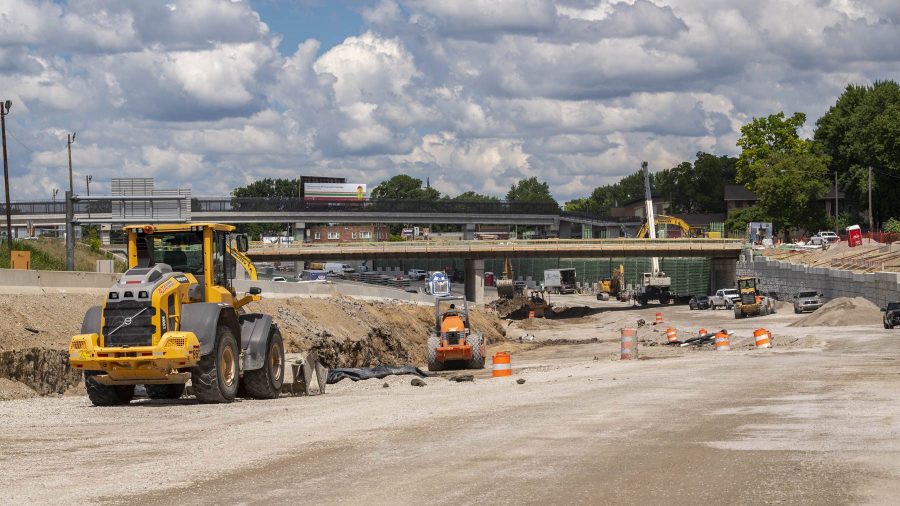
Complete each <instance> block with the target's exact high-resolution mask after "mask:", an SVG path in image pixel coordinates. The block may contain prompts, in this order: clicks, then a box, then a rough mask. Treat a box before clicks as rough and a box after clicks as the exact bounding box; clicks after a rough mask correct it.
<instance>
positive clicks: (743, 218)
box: [725, 206, 772, 236]
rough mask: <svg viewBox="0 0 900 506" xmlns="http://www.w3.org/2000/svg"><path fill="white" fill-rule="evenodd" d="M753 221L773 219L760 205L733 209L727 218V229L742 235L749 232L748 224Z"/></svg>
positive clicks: (734, 233)
mask: <svg viewBox="0 0 900 506" xmlns="http://www.w3.org/2000/svg"><path fill="white" fill-rule="evenodd" d="M752 221H772V219H771V218H770V217H769V215H767V214H766V213H765V211H763V210H762V209H761V208H760V207H759V206H750V207H745V208H743V209H732V210H731V212H729V213H728V218H727V219H726V220H725V230H726V231H728V232H730V233H731V234H733V235H739V236H742V235H743V234H746V233H747V224H748V223H750V222H752Z"/></svg>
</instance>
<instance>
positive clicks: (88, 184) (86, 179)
mask: <svg viewBox="0 0 900 506" xmlns="http://www.w3.org/2000/svg"><path fill="white" fill-rule="evenodd" d="M93 179H94V177H93V176H84V185H85V186H86V187H87V196H88V197H90V196H91V181H92V180H93Z"/></svg>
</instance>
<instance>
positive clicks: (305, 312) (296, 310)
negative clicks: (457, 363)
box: [249, 297, 504, 367]
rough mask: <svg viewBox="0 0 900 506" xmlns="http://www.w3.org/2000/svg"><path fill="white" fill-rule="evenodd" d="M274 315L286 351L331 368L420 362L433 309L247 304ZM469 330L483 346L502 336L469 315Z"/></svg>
mask: <svg viewBox="0 0 900 506" xmlns="http://www.w3.org/2000/svg"><path fill="white" fill-rule="evenodd" d="M249 309H250V311H259V312H263V313H267V314H270V315H272V316H273V318H274V319H275V322H276V323H277V324H278V327H279V328H280V329H281V333H282V335H283V336H284V339H285V348H286V350H287V351H288V352H297V351H305V350H310V349H314V350H316V351H318V352H319V356H320V357H321V358H322V361H323V362H325V363H326V364H327V365H329V366H330V367H364V366H373V365H378V364H417V365H421V364H424V363H425V341H426V339H427V337H428V334H429V333H430V332H431V330H432V328H433V325H434V308H433V307H430V306H417V305H412V304H406V303H402V302H369V301H360V300H356V299H352V298H348V297H332V298H327V299H299V298H296V299H280V300H274V299H270V300H262V301H260V302H256V303H254V304H253V305H251V306H250V308H249ZM472 328H473V330H474V331H476V332H481V333H483V334H484V336H485V339H486V340H487V342H488V343H492V342H496V341H498V340H500V339H502V338H503V336H504V330H503V323H502V322H501V320H500V319H499V318H497V317H496V316H494V315H493V314H490V313H487V312H482V311H474V312H473V315H472Z"/></svg>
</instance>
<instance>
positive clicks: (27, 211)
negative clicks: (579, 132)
mask: <svg viewBox="0 0 900 506" xmlns="http://www.w3.org/2000/svg"><path fill="white" fill-rule="evenodd" d="M92 198H94V199H98V200H90V199H92ZM116 198H117V197H110V196H94V197H77V198H76V200H75V202H74V213H75V214H74V219H75V222H76V224H82V225H90V224H99V225H103V226H104V228H107V229H108V228H109V227H111V226H121V225H124V224H128V223H172V222H192V221H193V222H216V223H231V224H243V223H289V224H291V225H292V226H293V228H294V230H295V235H297V236H298V237H300V235H299V232H302V230H303V229H304V228H305V227H306V225H307V224H310V223H346V224H353V223H391V224H421V225H429V224H431V225H439V224H441V225H443V224H450V225H461V226H462V227H463V232H464V235H465V237H466V238H467V239H472V238H474V233H475V228H476V226H478V225H510V226H514V225H519V226H537V227H543V228H544V229H545V230H546V231H547V233H548V235H556V236H558V237H565V238H569V237H573V236H575V237H593V236H598V235H600V231H601V230H605V231H606V234H607V235H613V236H619V235H620V232H621V231H622V230H624V229H625V227H628V228H635V227H638V226H640V224H641V223H640V221H639V220H637V219H631V220H629V221H625V222H623V221H618V220H613V219H610V218H605V217H599V216H590V215H583V214H572V213H563V212H560V210H559V208H558V207H557V206H556V205H555V204H553V203H552V202H551V203H548V202H503V201H492V202H465V201H455V200H436V201H409V200H377V201H361V202H306V201H303V200H302V199H298V198H236V197H194V198H191V197H183V198H181V197H174V198H169V202H168V205H167V206H165V207H161V206H159V205H157V206H156V207H154V202H153V201H151V200H147V201H141V200H137V199H140V198H148V199H149V198H154V197H134V196H129V197H121V198H122V199H123V201H122V202H119V201H117V200H116ZM156 198H158V197H156ZM100 199H102V200H100ZM124 199H129V200H128V206H127V208H128V209H129V211H128V212H129V214H128V215H127V216H126V215H123V212H121V211H120V212H118V213H117V212H114V210H113V209H114V208H115V207H116V204H118V205H119V207H120V208H122V207H124V206H123V205H122V204H123V203H124V202H125V201H124ZM172 200H176V201H178V202H179V203H178V204H174V203H173V202H172ZM0 207H3V206H2V205H0ZM10 207H11V209H12V222H13V226H14V227H15V228H17V229H24V228H25V227H29V226H35V227H61V226H64V225H65V221H66V215H65V203H64V202H62V201H30V202H13V203H12V205H11V206H10ZM173 208H174V211H173ZM136 209H140V212H141V213H143V214H141V215H137V214H135V210H136ZM4 212H5V209H4ZM17 235H22V234H17Z"/></svg>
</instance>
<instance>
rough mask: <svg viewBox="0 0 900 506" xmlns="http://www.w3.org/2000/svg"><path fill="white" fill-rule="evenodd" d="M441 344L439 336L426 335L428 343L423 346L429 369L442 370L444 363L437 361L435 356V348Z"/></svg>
mask: <svg viewBox="0 0 900 506" xmlns="http://www.w3.org/2000/svg"><path fill="white" fill-rule="evenodd" d="M440 345H441V336H437V335H431V336H428V345H427V347H426V348H425V357H426V359H427V360H428V370H429V371H443V370H444V364H443V362H439V361H438V358H437V349H438V347H440Z"/></svg>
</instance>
